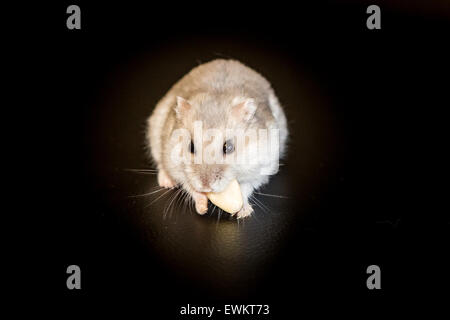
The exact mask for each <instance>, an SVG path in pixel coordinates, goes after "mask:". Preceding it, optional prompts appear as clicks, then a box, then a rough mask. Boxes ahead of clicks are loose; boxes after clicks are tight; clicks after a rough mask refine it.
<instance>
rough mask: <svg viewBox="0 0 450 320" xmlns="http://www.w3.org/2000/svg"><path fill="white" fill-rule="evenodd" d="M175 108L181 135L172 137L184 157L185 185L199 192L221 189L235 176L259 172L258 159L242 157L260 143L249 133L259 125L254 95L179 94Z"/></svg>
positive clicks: (181, 166)
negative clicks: (188, 95)
mask: <svg viewBox="0 0 450 320" xmlns="http://www.w3.org/2000/svg"><path fill="white" fill-rule="evenodd" d="M174 110H175V115H176V117H175V118H176V121H175V126H174V130H173V133H178V136H177V134H175V137H172V138H173V139H172V140H171V141H172V142H171V145H170V148H171V149H172V150H171V151H173V154H174V155H176V156H181V158H182V159H183V161H179V162H178V168H177V170H179V171H182V175H183V176H184V178H185V181H184V182H183V184H184V186H185V187H187V188H192V189H193V190H195V191H196V192H221V191H222V190H223V189H225V188H226V187H227V186H228V184H229V183H230V182H231V180H233V179H237V180H238V181H239V177H243V176H245V175H249V174H252V173H253V172H256V174H258V173H259V172H258V169H259V167H258V164H257V163H250V161H243V158H242V157H243V156H244V155H246V156H250V157H252V155H251V154H250V155H249V150H250V149H251V150H254V148H252V145H253V146H254V145H255V143H256V144H257V141H252V140H254V139H251V137H248V136H247V133H248V132H249V130H251V129H256V128H257V127H258V121H257V120H256V119H255V111H256V110H257V105H256V103H255V101H254V99H251V98H246V97H236V96H231V97H230V96H226V95H208V94H198V95H195V96H192V97H189V100H186V99H184V98H182V97H177V100H176V104H175V109H174ZM255 131H256V130H255ZM172 136H174V134H172ZM180 137H181V139H180ZM242 138H244V139H242ZM177 146H178V148H177ZM253 152H254V151H253ZM241 156H242V157H241ZM253 157H255V155H253Z"/></svg>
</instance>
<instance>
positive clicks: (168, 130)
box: [146, 59, 288, 218]
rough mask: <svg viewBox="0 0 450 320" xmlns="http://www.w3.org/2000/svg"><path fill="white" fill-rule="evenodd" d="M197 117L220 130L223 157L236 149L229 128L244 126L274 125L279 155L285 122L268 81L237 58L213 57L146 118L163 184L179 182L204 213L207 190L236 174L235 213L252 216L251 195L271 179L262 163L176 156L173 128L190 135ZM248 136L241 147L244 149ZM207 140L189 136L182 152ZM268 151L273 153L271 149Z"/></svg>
mask: <svg viewBox="0 0 450 320" xmlns="http://www.w3.org/2000/svg"><path fill="white" fill-rule="evenodd" d="M195 123H201V124H202V126H203V127H204V129H205V128H214V129H216V130H218V132H219V133H223V140H222V141H219V142H217V143H216V144H217V150H218V153H219V152H220V153H222V152H223V156H224V157H229V156H230V155H231V154H232V153H233V152H234V153H238V151H239V150H237V149H236V150H234V143H236V140H235V139H236V138H237V137H236V136H235V137H230V132H231V136H232V135H233V132H234V133H235V135H242V132H244V134H245V133H246V132H247V131H248V130H259V129H276V130H278V139H279V141H278V142H277V143H278V147H279V150H278V151H279V152H278V153H277V154H276V156H275V157H281V156H282V155H283V153H284V151H285V148H286V146H285V145H286V140H287V136H288V128H287V123H286V116H285V114H284V111H283V109H282V107H281V106H280V103H279V101H278V98H277V97H276V95H275V93H274V90H273V89H272V87H271V85H270V83H269V82H268V81H267V80H266V79H265V78H264V77H263V76H261V75H260V74H259V73H257V72H256V71H254V70H252V69H251V68H249V67H247V66H245V65H244V64H242V63H240V62H238V61H235V60H223V59H217V60H213V61H210V62H208V63H204V64H202V65H199V66H197V67H195V68H194V69H192V70H191V71H190V72H189V73H188V74H186V75H185V76H184V77H183V78H181V79H180V80H179V81H178V82H177V83H175V85H173V87H172V88H171V89H170V90H169V91H168V92H167V94H166V95H165V96H164V97H163V98H162V99H161V100H160V101H159V102H158V103H157V105H156V108H155V109H154V111H153V113H152V114H151V116H150V117H149V118H148V120H147V131H146V138H147V145H148V147H149V150H150V155H151V158H152V160H153V162H154V164H155V166H156V168H157V170H158V184H159V185H160V186H161V187H164V188H173V187H175V186H179V187H181V188H183V189H184V190H185V191H186V192H187V193H188V194H189V195H190V196H191V197H192V199H193V200H194V202H195V209H196V211H197V213H199V214H205V213H206V212H207V210H208V198H207V196H206V193H207V192H221V191H222V190H223V189H224V188H226V187H227V185H228V184H229V183H230V182H231V181H232V180H233V179H236V180H237V181H238V183H239V185H240V188H241V192H242V197H243V206H242V209H241V210H240V211H238V212H237V218H244V217H247V216H250V215H251V214H252V212H253V208H252V206H251V204H250V203H249V197H250V196H251V194H252V193H253V191H254V190H255V189H257V188H259V187H261V186H262V185H263V184H265V183H267V182H268V181H269V175H267V174H262V173H261V163H233V162H231V163H213V164H209V163H208V164H205V163H196V162H195V161H194V160H193V157H191V158H187V159H188V160H187V161H185V162H183V163H176V161H174V159H173V154H174V153H173V151H174V150H175V149H176V146H175V144H176V143H177V142H176V141H174V140H173V139H172V137H173V134H174V133H175V132H176V131H177V130H179V129H184V130H186V131H187V132H189V133H190V134H191V135H193V134H194V132H193V131H194V130H195V129H194V124H195ZM239 130H241V131H239ZM238 132H239V133H238ZM230 139H231V140H230ZM233 139H234V140H233ZM209 142H210V141H209ZM247 142H248V141H247ZM247 142H246V143H245V144H244V145H243V148H241V149H242V150H244V151H245V149H246V148H247V147H248V144H247ZM210 143H211V142H210ZM208 144H209V143H208V141H204V140H200V141H197V140H195V141H194V139H193V138H191V140H190V141H187V142H183V144H182V147H181V149H180V150H181V151H180V152H183V153H184V154H191V155H194V154H195V155H196V153H198V150H200V149H201V150H206V149H207V147H208ZM222 150H223V151H222ZM242 150H240V151H239V152H243V151H242ZM266 152H271V151H270V150H269V151H266ZM238 156H239V154H238ZM269 156H272V158H273V155H269ZM269 158H270V157H269ZM278 160H279V159H278V158H276V159H272V160H271V161H272V162H273V163H271V164H276V165H277V164H278Z"/></svg>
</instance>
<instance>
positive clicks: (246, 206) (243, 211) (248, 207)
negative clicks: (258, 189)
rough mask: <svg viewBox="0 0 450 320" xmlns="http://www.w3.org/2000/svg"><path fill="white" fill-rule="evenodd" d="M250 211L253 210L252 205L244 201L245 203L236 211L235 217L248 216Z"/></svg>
mask: <svg viewBox="0 0 450 320" xmlns="http://www.w3.org/2000/svg"><path fill="white" fill-rule="evenodd" d="M252 212H253V208H252V206H251V205H250V204H248V203H246V204H244V206H243V207H242V209H241V210H239V211H238V213H237V214H236V217H237V218H238V219H242V218H245V217H249V216H250V215H251V214H252Z"/></svg>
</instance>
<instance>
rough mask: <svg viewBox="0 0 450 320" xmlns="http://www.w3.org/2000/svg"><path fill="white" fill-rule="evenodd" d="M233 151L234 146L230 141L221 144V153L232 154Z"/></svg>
mask: <svg viewBox="0 0 450 320" xmlns="http://www.w3.org/2000/svg"><path fill="white" fill-rule="evenodd" d="M233 151H234V144H233V142H231V141H230V140H227V141H225V143H224V144H223V153H224V154H227V153H232V152H233Z"/></svg>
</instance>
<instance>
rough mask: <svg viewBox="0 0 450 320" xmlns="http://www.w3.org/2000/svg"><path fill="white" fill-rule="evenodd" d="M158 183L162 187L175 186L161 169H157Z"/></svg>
mask: <svg viewBox="0 0 450 320" xmlns="http://www.w3.org/2000/svg"><path fill="white" fill-rule="evenodd" d="M158 184H159V186H160V187H163V188H173V187H175V183H174V182H173V180H172V179H171V178H170V177H169V175H168V174H167V173H166V171H164V170H163V169H159V171H158Z"/></svg>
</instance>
